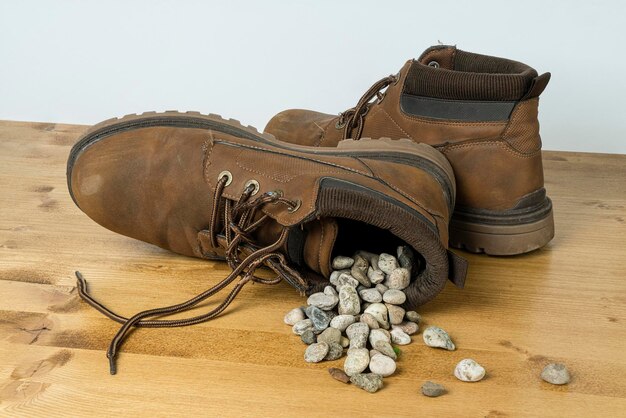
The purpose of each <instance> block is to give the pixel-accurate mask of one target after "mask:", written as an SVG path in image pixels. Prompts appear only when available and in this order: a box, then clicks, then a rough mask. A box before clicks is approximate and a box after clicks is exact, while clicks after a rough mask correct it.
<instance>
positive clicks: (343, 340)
mask: <svg viewBox="0 0 626 418" xmlns="http://www.w3.org/2000/svg"><path fill="white" fill-rule="evenodd" d="M339 344H341V346H342V347H343V348H348V347H349V346H350V339H349V338H348V337H344V336H342V337H341V340H340V341H339Z"/></svg>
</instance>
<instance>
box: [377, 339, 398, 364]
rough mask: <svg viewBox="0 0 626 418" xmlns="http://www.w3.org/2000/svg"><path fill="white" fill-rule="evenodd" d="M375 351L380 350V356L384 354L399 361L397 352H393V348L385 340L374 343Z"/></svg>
mask: <svg viewBox="0 0 626 418" xmlns="http://www.w3.org/2000/svg"><path fill="white" fill-rule="evenodd" d="M374 349H375V350H378V351H379V352H380V354H383V355H385V356H387V357H389V358H392V359H394V360H395V359H397V358H398V355H397V354H396V352H395V351H394V350H393V347H392V346H391V344H389V342H388V341H385V340H377V341H376V342H375V343H374Z"/></svg>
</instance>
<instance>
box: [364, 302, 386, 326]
mask: <svg viewBox="0 0 626 418" xmlns="http://www.w3.org/2000/svg"><path fill="white" fill-rule="evenodd" d="M365 313H368V314H370V315H372V316H373V317H374V319H376V321H378V325H380V326H381V327H382V328H385V329H388V328H389V321H388V320H387V307H386V306H385V305H384V304H382V303H372V304H371V305H369V306H368V307H367V308H365Z"/></svg>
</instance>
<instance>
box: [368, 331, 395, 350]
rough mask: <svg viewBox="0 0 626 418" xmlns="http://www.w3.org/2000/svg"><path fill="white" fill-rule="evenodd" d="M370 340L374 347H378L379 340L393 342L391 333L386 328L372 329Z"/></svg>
mask: <svg viewBox="0 0 626 418" xmlns="http://www.w3.org/2000/svg"><path fill="white" fill-rule="evenodd" d="M369 341H370V345H371V346H372V347H376V342H377V341H385V342H387V343H391V334H389V331H387V330H384V329H373V330H370V336H369Z"/></svg>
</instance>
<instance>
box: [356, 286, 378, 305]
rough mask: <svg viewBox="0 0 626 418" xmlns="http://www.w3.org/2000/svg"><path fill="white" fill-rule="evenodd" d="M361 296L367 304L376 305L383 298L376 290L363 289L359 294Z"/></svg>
mask: <svg viewBox="0 0 626 418" xmlns="http://www.w3.org/2000/svg"><path fill="white" fill-rule="evenodd" d="M359 296H361V299H363V300H364V301H366V302H370V303H376V302H381V301H382V300H383V297H382V296H381V295H380V292H379V291H378V290H376V289H363V290H361V291H360V292H359Z"/></svg>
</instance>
